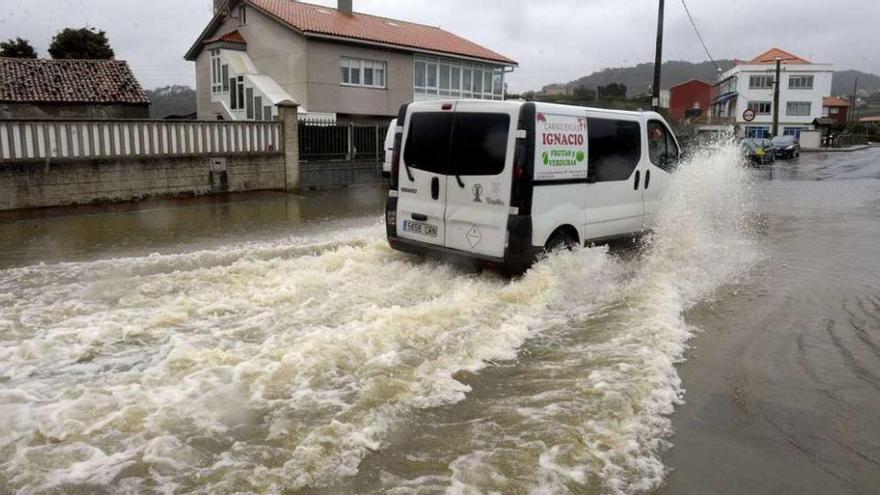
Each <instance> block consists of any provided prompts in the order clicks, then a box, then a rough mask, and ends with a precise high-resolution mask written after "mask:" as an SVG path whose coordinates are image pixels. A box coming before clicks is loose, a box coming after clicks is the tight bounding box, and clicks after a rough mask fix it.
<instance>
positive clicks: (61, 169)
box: [0, 153, 285, 210]
mask: <svg viewBox="0 0 880 495" xmlns="http://www.w3.org/2000/svg"><path fill="white" fill-rule="evenodd" d="M213 162H214V160H213V159H211V158H209V157H163V158H120V159H109V160H100V159H93V160H83V159H72V160H64V161H54V162H50V163H48V164H47V163H46V162H34V161H32V162H15V163H5V164H0V210H10V209H18V208H35V207H45V206H61V205H69V204H87V203H95V202H105V201H130V200H137V199H145V198H148V197H162V196H175V195H197V194H208V193H212V192H225V191H230V192H234V191H255V190H267V189H278V190H283V189H284V188H285V160H284V154H282V153H273V154H246V155H243V154H238V155H230V156H227V157H226V164H225V172H223V171H222V170H221V168H222V167H218V166H216V165H215V166H213V167H212V163H213Z"/></svg>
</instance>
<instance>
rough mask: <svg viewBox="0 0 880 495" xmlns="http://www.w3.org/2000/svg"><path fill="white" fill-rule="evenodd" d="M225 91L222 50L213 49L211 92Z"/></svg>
mask: <svg viewBox="0 0 880 495" xmlns="http://www.w3.org/2000/svg"><path fill="white" fill-rule="evenodd" d="M221 91H223V72H222V69H221V63H220V50H217V49H214V50H211V92H212V93H219V92H221Z"/></svg>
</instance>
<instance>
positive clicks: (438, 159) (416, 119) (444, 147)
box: [403, 112, 453, 174]
mask: <svg viewBox="0 0 880 495" xmlns="http://www.w3.org/2000/svg"><path fill="white" fill-rule="evenodd" d="M452 115H453V114H452V113H451V112H420V113H414V114H412V116H410V122H409V132H408V134H407V137H406V144H405V145H404V150H403V159H404V161H405V162H406V164H407V165H409V166H410V167H412V168H417V169H419V170H424V171H425V172H431V173H434V174H446V167H447V163H448V162H449V139H450V134H451V133H452Z"/></svg>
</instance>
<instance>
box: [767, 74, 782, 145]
mask: <svg viewBox="0 0 880 495" xmlns="http://www.w3.org/2000/svg"><path fill="white" fill-rule="evenodd" d="M781 66H782V59H781V58H779V57H776V79H775V80H774V81H773V132H772V133H771V135H770V137H776V136H778V135H779V77H780V72H781Z"/></svg>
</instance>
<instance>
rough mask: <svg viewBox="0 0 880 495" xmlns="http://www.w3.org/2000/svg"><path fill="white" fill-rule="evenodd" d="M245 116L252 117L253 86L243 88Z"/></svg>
mask: <svg viewBox="0 0 880 495" xmlns="http://www.w3.org/2000/svg"><path fill="white" fill-rule="evenodd" d="M244 103H245V117H246V118H248V119H252V118H254V88H247V89H246V90H245V97H244Z"/></svg>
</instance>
